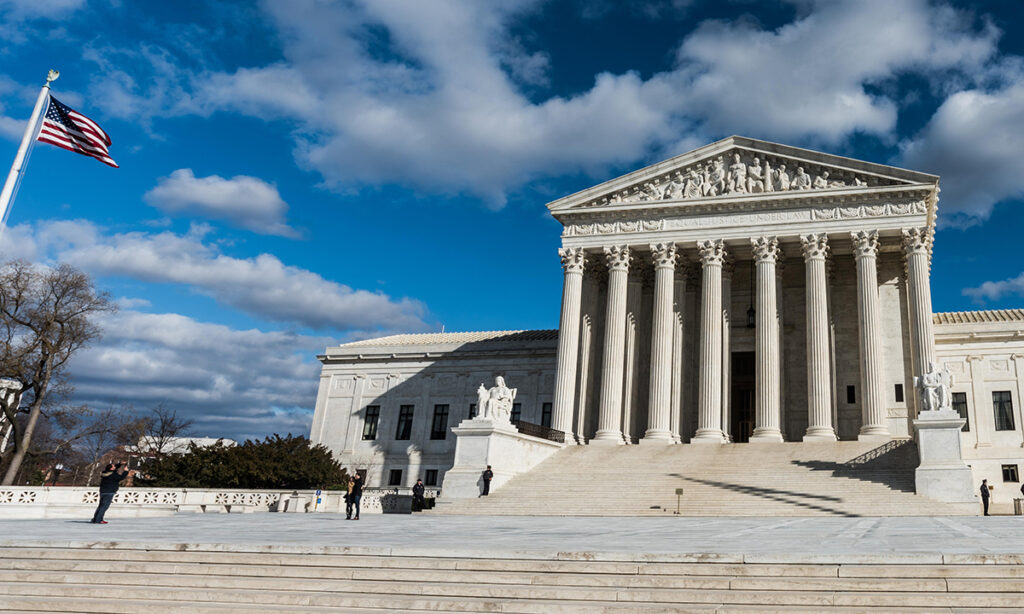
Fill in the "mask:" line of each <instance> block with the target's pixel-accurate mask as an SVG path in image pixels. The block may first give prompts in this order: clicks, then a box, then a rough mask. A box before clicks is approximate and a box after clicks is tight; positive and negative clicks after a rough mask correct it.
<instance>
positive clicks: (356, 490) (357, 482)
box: [349, 473, 363, 520]
mask: <svg viewBox="0 0 1024 614" xmlns="http://www.w3.org/2000/svg"><path fill="white" fill-rule="evenodd" d="M349 498H350V499H351V500H352V507H353V508H355V513H356V515H355V516H353V517H352V520H359V501H360V500H361V499H362V498H363V476H361V475H359V474H358V473H357V474H355V475H354V476H352V494H350V495H349Z"/></svg>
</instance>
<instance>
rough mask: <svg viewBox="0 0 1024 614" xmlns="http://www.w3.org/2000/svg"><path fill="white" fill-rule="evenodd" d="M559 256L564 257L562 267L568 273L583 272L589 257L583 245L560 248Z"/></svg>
mask: <svg viewBox="0 0 1024 614" xmlns="http://www.w3.org/2000/svg"><path fill="white" fill-rule="evenodd" d="M558 257H559V258H561V259H562V268H563V269H565V272H566V273H583V267H584V265H585V264H586V260H587V257H586V252H585V251H584V250H583V248H582V247H563V248H560V249H559V250H558Z"/></svg>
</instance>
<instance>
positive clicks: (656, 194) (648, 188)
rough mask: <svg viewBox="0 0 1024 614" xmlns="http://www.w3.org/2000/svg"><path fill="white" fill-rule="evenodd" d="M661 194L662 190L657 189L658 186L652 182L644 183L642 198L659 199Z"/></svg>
mask: <svg viewBox="0 0 1024 614" xmlns="http://www.w3.org/2000/svg"><path fill="white" fill-rule="evenodd" d="M661 194H662V192H661V190H659V189H658V186H656V185H654V183H653V182H650V181H648V182H647V183H645V184H644V189H643V198H642V200H661V198H662V196H661Z"/></svg>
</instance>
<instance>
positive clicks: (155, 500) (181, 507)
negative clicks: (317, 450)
mask: <svg viewBox="0 0 1024 614" xmlns="http://www.w3.org/2000/svg"><path fill="white" fill-rule="evenodd" d="M293 492H298V494H299V495H300V496H302V497H304V498H305V500H306V501H308V502H309V505H308V507H307V511H309V512H327V513H341V512H344V511H345V501H344V494H345V493H344V492H343V491H337V490H331V491H323V492H321V494H320V503H319V504H316V491H315V490H299V491H293V490H288V489H274V490H237V489H215V488H122V489H121V490H119V491H118V492H117V494H116V495H115V496H114V503H113V505H112V506H111V508H110V511H109V512H108V513H107V517H108V518H133V517H149V516H169V515H172V514H175V513H179V512H193V513H200V512H206V513H228V512H230V513H238V512H245V513H249V512H275V511H278V505H279V503H280V502H281V500H282V499H286V498H288V497H289V496H290V495H291V494H292V493H293ZM437 493H438V489H436V488H434V489H427V491H426V492H425V496H426V497H428V498H429V497H436V496H437ZM98 502H99V489H98V488H95V487H92V488H87V487H77V486H0V518H4V519H10V518H77V517H84V516H88V515H89V514H91V513H92V512H91V510H92V509H93V508H94V507H95V506H96V504H97V503H98ZM411 509H412V489H411V488H364V489H363V498H362V501H361V511H362V513H364V514H403V513H405V514H407V513H410V511H411Z"/></svg>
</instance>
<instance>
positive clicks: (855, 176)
mask: <svg viewBox="0 0 1024 614" xmlns="http://www.w3.org/2000/svg"><path fill="white" fill-rule="evenodd" d="M937 181H938V178H937V177H934V176H931V175H925V174H923V173H916V172H913V171H905V170H903V169H896V168H893V167H888V166H884V165H878V164H873V163H869V162H862V161H859V160H851V159H848V158H841V157H839V156H833V155H829V154H823V153H819V152H813V151H809V150H803V149H798V148H793V147H788V146H785V145H778V144H775V143H768V142H765V141H757V140H754V139H747V138H744V137H730V138H728V139H725V140H723V141H719V142H718V143H712V144H711V145H708V146H705V147H702V148H700V149H697V150H694V151H692V152H690V153H688V154H683V155H681V156H676V157H675V158H672V159H671V160H667V161H665V162H663V163H660V164H655V165H652V166H650V167H647V168H644V169H640V170H639V171H635V172H633V173H629V174H628V175H624V176H622V177H619V178H618V179H613V180H611V181H607V182H605V183H603V184H601V185H599V186H595V187H594V188H591V189H589V190H584V191H583V192H579V193H577V194H574V195H572V196H567V197H565V198H563V199H559V200H558V201H555V202H553V203H551V204H550V205H549V207H550V208H551V210H552V212H553V213H556V214H557V213H560V212H568V211H570V210H572V211H578V210H580V209H588V208H593V207H616V208H619V207H628V206H630V205H633V204H649V203H659V202H665V203H670V202H682V203H685V202H687V201H698V200H699V201H708V200H710V201H712V202H713V201H716V200H719V199H722V200H725V199H733V200H734V199H735V198H736V197H744V196H756V197H758V198H764V197H766V196H769V195H776V194H782V193H785V194H788V195H791V196H796V195H800V194H806V193H811V192H827V191H840V190H844V191H851V190H852V191H853V193H857V192H859V191H860V190H864V191H867V190H871V189H877V188H880V187H889V186H902V185H920V184H922V183H929V184H931V183H937Z"/></svg>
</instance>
